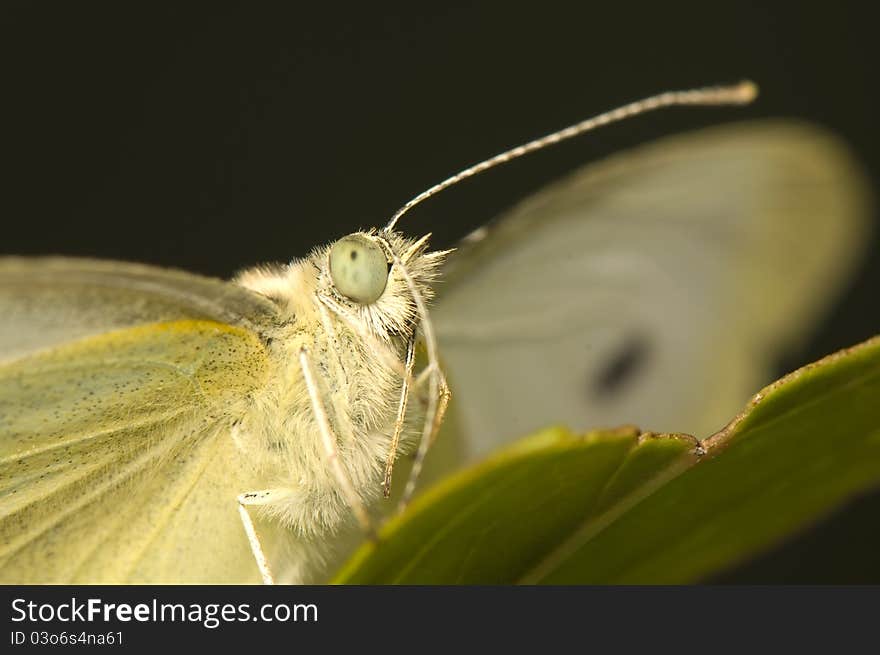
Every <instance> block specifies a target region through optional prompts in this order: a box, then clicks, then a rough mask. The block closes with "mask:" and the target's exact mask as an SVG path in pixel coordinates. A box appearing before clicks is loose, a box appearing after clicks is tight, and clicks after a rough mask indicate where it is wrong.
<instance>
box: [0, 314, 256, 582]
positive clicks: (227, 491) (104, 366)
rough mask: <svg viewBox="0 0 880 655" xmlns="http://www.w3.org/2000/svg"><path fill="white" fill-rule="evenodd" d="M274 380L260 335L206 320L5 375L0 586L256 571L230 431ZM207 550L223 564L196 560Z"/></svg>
mask: <svg viewBox="0 0 880 655" xmlns="http://www.w3.org/2000/svg"><path fill="white" fill-rule="evenodd" d="M266 376H267V358H266V352H265V349H264V346H263V343H262V342H261V341H260V339H259V338H258V337H257V336H256V335H255V334H254V333H253V332H251V331H249V330H246V329H243V328H238V327H234V326H230V325H227V324H223V323H219V322H214V321H203V320H180V321H169V322H160V323H153V324H147V325H142V326H137V327H132V328H127V329H123V330H117V331H113V332H108V333H105V334H100V335H96V336H92V337H87V338H85V339H81V340H79V341H75V342H72V343H69V344H65V345H62V346H58V347H55V348H50V349H48V350H43V351H40V352H37V353H34V354H32V355H28V356H25V357H22V358H19V359H16V360H13V361H10V362H6V363H4V364H2V365H0V582H2V583H5V584H16V583H77V582H80V583H104V582H110V583H115V582H126V581H139V582H185V581H193V582H195V581H212V580H211V578H212V576H214V575H218V571H219V572H222V571H223V567H224V565H225V566H227V567H229V566H234V567H237V568H233V569H229V568H227V569H226V575H227V576H228V575H229V574H232V576H233V577H234V576H235V573H236V571H239V570H240V571H241V575H242V577H244V578H248V577H249V576H251V575H252V574H255V572H256V570H255V567H254V565H253V562H251V561H249V560H250V559H252V558H251V556H250V553H249V550H248V547H247V543H246V540H245V538H244V535H243V533H242V530H241V526H240V524H239V522H238V516H237V513H236V512H237V510H236V505H235V497H236V495H237V493H240V492H241V491H243V490H245V489H244V487H241V486H239V485H241V484H246V482H247V481H246V480H245V479H243V478H245V477H246V472H244V470H243V465H242V464H241V463H240V460H239V457H238V456H237V455H238V453H236V451H235V446H234V443H233V440H232V438H231V434H230V432H231V429H232V426H233V425H234V423H235V422H236V421H237V420H238V419H239V418H240V417H241V416H243V415H244V414H245V413H246V412H247V409H248V405H249V400H250V398H251V396H252V394H253V393H254V392H255V391H256V390H258V389H259V388H261V386H262V385H263V384H264V382H265V379H266ZM206 548H208V549H214V550H216V551H218V552H221V553H222V554H223V556H222V557H218V556H214V557H209V556H205V557H201V558H200V557H196V556H194V555H196V554H197V553H198V551H199V549H206ZM243 567H244V568H243ZM251 568H253V569H254V571H251V570H250V569H251ZM227 579H228V578H227Z"/></svg>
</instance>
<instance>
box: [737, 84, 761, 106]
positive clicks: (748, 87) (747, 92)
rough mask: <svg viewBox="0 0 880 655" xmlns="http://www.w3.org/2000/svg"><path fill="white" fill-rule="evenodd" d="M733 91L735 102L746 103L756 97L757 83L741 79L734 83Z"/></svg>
mask: <svg viewBox="0 0 880 655" xmlns="http://www.w3.org/2000/svg"><path fill="white" fill-rule="evenodd" d="M734 92H735V93H736V99H737V102H739V103H740V104H743V105H747V104H749V103H750V102H753V101H754V100H755V98H757V97H758V85H757V84H755V83H754V82H752V81H751V80H743V81H742V82H740V83H739V84H737V85H736V87H735V89H734Z"/></svg>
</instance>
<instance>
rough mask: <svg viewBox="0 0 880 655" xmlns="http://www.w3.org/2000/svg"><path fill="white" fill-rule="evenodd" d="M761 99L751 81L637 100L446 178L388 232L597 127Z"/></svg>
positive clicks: (412, 204)
mask: <svg viewBox="0 0 880 655" xmlns="http://www.w3.org/2000/svg"><path fill="white" fill-rule="evenodd" d="M757 96H758V87H757V85H755V83H754V82H751V81H749V80H744V81H742V82H740V83H739V84H734V85H729V86H707V87H703V88H699V89H689V90H686V91H666V92H665V93H659V94H657V95H654V96H650V97H648V98H644V99H642V100H636V101H635V102H631V103H629V104H626V105H623V106H622V107H618V108H617V109H612V110H611V111H607V112H605V113H603V114H599V115H598V116H594V117H593V118H588V119H587V120H585V121H581V122H580V123H575V124H574V125H571V126H569V127H566V128H563V129H561V130H559V131H558V132H553V133H552V134H548V135H546V136H542V137H540V138H537V139H534V140H533V141H529V142H528V143H525V144H523V145H521V146H517V147H516V148H511V149H510V150H507V151H505V152H502V153H500V154H498V155H495V156H494V157H490V158H489V159H486V160H484V161H481V162H480V163H478V164H474V165H473V166H470V167H468V168H466V169H464V170H463V171H461V172H460V173H456V174H455V175H453V176H452V177H449V178H446V179H445V180H443V181H442V182H440V183H439V184H435V185H434V186H432V187H431V188H430V189H427V190H425V191H422V192H421V193H420V194H419V195H417V196H416V197H415V198H413V199H412V200H410V201H409V202H408V203H406V204H405V205H404V206H403V207H401V208H400V209H398V210H397V211H396V212H395V214H394V216H392V217H391V220H390V221H388V225H386V226H385V230H386V231H389V232H390V231H391V230H393V229H394V227H395V225H397V221H398V220H399V219H400V217H401V216H403V215H404V214H405V213H406V212H408V211H409V210H410V209H412V208H413V207H415V206H416V205H418V204H419V203H421V202H422V201H424V200H427V199H428V198H430V197H431V196H433V195H436V194H438V193H440V192H441V191H443V189H446V188H448V187H451V186H452V185H453V184H457V183H458V182H461V181H462V180H466V179H467V178H469V177H472V176H474V175H476V174H477V173H482V172H483V171H485V170H488V169H490V168H494V167H495V166H498V165H500V164H506V163H507V162H509V161H511V160H513V159H516V158H518V157H522V156H523V155H527V154H529V153H530V152H534V151H535V150H540V149H541V148H545V147H547V146H550V145H553V144H555V143H559V142H560V141H565V140H566V139H570V138H572V137H575V136H578V135H579V134H583V133H584V132H589V131H590V130H592V129H595V128H597V127H601V126H603V125H608V124H609V123H616V122H617V121H621V120H624V119H625V118H631V117H632V116H638V115H639V114H644V113H646V112H649V111H653V110H655V109H660V108H662V107H676V106H685V105H703V106H723V105H747V104H749V103H750V102H752V101H753V100H754V99H755V98H756V97H757Z"/></svg>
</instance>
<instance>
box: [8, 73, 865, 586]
mask: <svg viewBox="0 0 880 655" xmlns="http://www.w3.org/2000/svg"><path fill="white" fill-rule="evenodd" d="M753 96H754V88H753V87H752V86H750V85H748V84H743V85H739V86H735V87H719V88H708V89H700V90H696V91H686V92H674V93H667V94H661V95H659V96H654V97H652V98H649V99H647V100H643V101H639V102H636V103H632V104H631V105H627V106H625V107H623V108H621V109H618V110H614V111H612V112H609V113H607V114H603V115H601V116H599V117H598V118H595V119H591V120H589V121H584V122H583V123H580V124H578V125H576V126H573V127H572V128H568V129H566V130H562V131H560V132H557V133H554V134H552V135H550V136H548V137H545V138H543V139H537V140H535V141H533V142H530V143H529V144H526V145H524V146H520V147H519V148H515V149H513V150H511V151H508V152H506V153H503V154H502V155H499V156H497V157H494V158H492V159H489V160H487V161H486V162H483V163H481V164H477V165H476V166H473V167H471V168H468V169H466V170H465V171H463V172H462V173H459V174H458V175H455V176H453V177H452V178H449V179H448V180H446V181H444V182H442V183H441V184H438V185H436V186H435V187H432V188H431V189H429V190H427V191H426V192H424V193H423V194H420V195H419V196H417V197H416V198H414V199H413V200H412V201H410V202H409V203H407V204H406V205H405V206H404V207H403V208H401V210H400V211H399V212H398V213H397V214H395V216H394V217H392V219H391V221H390V222H389V223H388V225H387V226H386V227H385V228H383V229H381V230H377V229H374V230H369V231H363V232H356V233H353V234H350V235H348V236H346V237H343V238H342V239H340V240H338V241H336V242H335V243H333V244H331V245H330V246H327V247H320V248H317V249H316V250H314V251H313V252H312V253H311V254H310V255H308V256H307V257H305V258H303V259H300V260H296V261H294V262H293V263H291V264H290V265H287V266H261V267H256V268H253V269H250V270H247V271H244V272H242V273H241V274H239V275H238V276H237V277H236V278H235V279H234V280H233V281H232V282H222V281H219V280H214V279H210V278H205V277H201V276H198V275H192V274H189V273H184V272H181V271H173V270H165V269H159V268H154V267H150V266H142V265H135V264H125V263H120V262H102V261H94V260H80V259H68V258H52V257H50V258H33V259H25V258H16V257H8V258H3V259H0V308H2V314H3V317H2V322H0V581H2V582H4V583H18V582H32V583H33V582H39V583H44V582H86V583H100V582H126V581H131V582H165V583H181V582H248V581H257V580H259V579H260V577H262V579H263V580H264V581H265V582H272V581H284V582H302V581H311V580H314V579H315V575H316V572H317V571H319V570H320V566H321V563H322V561H323V559H325V558H326V556H327V552H328V550H329V548H330V544H331V542H332V541H333V540H334V538H335V535H336V534H337V533H338V531H339V530H340V529H341V528H342V526H344V525H345V524H346V523H348V522H350V520H351V519H350V517H351V515H352V513H354V515H355V516H356V517H357V518H358V519H359V521H360V522H361V523H362V525H364V527H365V528H366V529H367V530H369V529H370V519H369V516H368V512H367V509H366V508H367V507H368V506H369V505H370V504H371V503H372V501H373V500H374V499H375V498H376V497H378V496H379V494H380V493H381V490H382V482H383V479H384V481H385V487H386V490H387V484H388V481H389V477H388V476H389V474H390V468H391V465H392V464H393V462H394V459H395V457H396V455H397V451H398V444H399V443H400V444H402V446H401V447H402V448H407V447H411V446H412V444H413V442H415V441H416V440H417V439H421V441H420V446H419V451H418V454H417V456H416V461H415V465H414V471H416V474H417V471H418V469H419V467H420V465H421V461H422V458H423V457H424V453H425V452H426V450H427V447H428V445H429V444H430V442H431V440H432V439H433V436H434V433H435V432H436V430H437V428H438V426H439V424H440V421H441V420H442V417H443V414H444V411H445V408H446V403H447V401H448V399H449V393H448V387H447V382H446V378H445V375H444V373H443V371H444V368H445V366H448V367H449V372H450V380H451V386H452V388H453V390H454V391H455V393H456V403H455V408H456V409H455V411H456V415H457V416H458V418H459V420H460V422H461V424H462V428H463V430H464V433H465V435H466V436H467V443H468V447H469V449H470V453H471V455H472V456H476V455H479V454H481V453H483V452H485V451H486V450H487V449H489V448H490V447H492V446H493V445H495V444H497V443H500V442H501V441H503V440H504V439H507V438H510V437H513V436H516V435H518V434H521V433H523V432H526V431H528V430H530V429H532V428H535V427H539V426H541V425H543V424H546V423H547V422H558V421H569V422H571V423H572V424H574V425H576V426H580V427H586V426H588V425H598V424H603V423H616V422H621V421H633V420H639V421H644V422H645V423H646V424H649V425H650V426H651V427H652V428H655V429H664V428H672V429H682V428H683V427H684V428H688V429H692V430H694V431H696V432H700V431H701V430H703V429H704V428H705V427H706V426H709V427H714V426H715V423H713V422H717V421H719V420H721V419H722V418H726V417H727V415H728V414H729V410H730V409H731V408H735V407H737V406H738V405H739V403H740V400H741V399H742V398H744V397H745V396H747V395H748V393H749V392H751V391H752V390H753V388H754V386H755V381H756V377H757V376H760V375H761V371H760V370H758V371H756V370H755V367H754V361H755V360H756V359H757V360H758V361H759V363H763V362H764V361H765V359H764V358H763V357H762V353H763V352H764V351H765V350H766V349H768V348H770V347H771V346H773V345H774V344H775V343H776V342H777V341H779V340H781V339H784V338H791V337H793V336H795V334H796V332H797V328H798V326H799V325H800V324H801V323H803V322H804V321H806V320H807V318H808V317H809V316H810V315H811V314H814V313H815V312H816V311H818V309H819V308H820V306H821V304H820V302H819V300H818V298H819V296H820V295H821V292H822V291H825V290H828V289H831V288H833V287H834V286H835V285H836V284H837V282H838V281H839V279H840V278H841V277H842V276H843V274H844V273H845V269H846V266H845V261H844V260H845V255H846V253H848V252H850V251H851V250H852V248H853V247H854V244H856V243H857V241H858V239H859V235H860V223H859V219H860V216H861V213H860V207H859V202H860V200H859V199H860V197H861V196H860V190H859V187H858V178H857V175H855V174H854V172H853V168H852V166H851V164H850V162H849V159H848V158H847V155H846V154H845V152H844V151H843V150H842V149H841V147H840V146H839V144H837V143H836V142H835V141H834V140H833V139H831V138H830V137H828V136H827V135H825V134H823V133H821V132H820V131H817V130H815V129H814V128H809V127H805V126H797V125H791V124H772V123H771V124H763V125H755V126H749V125H744V126H737V127H733V128H720V129H718V130H716V131H707V132H704V133H702V134H697V135H693V136H687V137H683V138H675V139H672V140H669V141H666V142H664V143H660V144H657V145H652V146H647V147H646V148H645V149H643V150H642V151H640V152H636V153H634V154H632V155H623V156H621V157H619V158H614V159H612V160H611V161H609V162H606V163H602V164H601V165H599V166H596V167H588V168H587V169H585V170H584V171H582V172H578V173H576V174H575V175H573V176H572V177H571V178H570V179H569V180H567V181H563V182H561V183H560V185H559V186H556V187H554V188H551V189H549V190H547V191H545V192H543V193H541V194H538V196H536V197H535V198H534V199H532V200H529V201H527V202H526V203H525V204H523V205H522V206H520V207H519V208H517V209H516V210H514V211H513V212H512V213H511V215H509V216H508V217H506V218H505V219H504V220H502V221H499V222H498V223H497V224H496V225H494V226H491V227H488V228H484V229H481V230H479V231H478V232H477V233H475V234H474V235H472V236H471V237H470V238H469V239H466V241H465V243H464V244H463V245H462V247H461V248H460V249H459V251H458V252H457V253H454V254H450V253H448V252H444V251H433V252H432V251H429V250H428V237H427V236H424V237H422V238H419V239H413V238H409V237H407V236H404V235H403V234H402V233H400V232H399V231H397V229H396V225H397V221H398V219H399V218H400V217H401V216H402V215H403V214H404V213H405V212H406V211H408V210H409V209H410V208H411V207H412V206H414V205H415V204H417V203H419V202H421V201H422V200H424V199H425V198H428V197H430V196H432V195H434V194H435V193H437V192H439V191H441V190H442V189H444V188H446V187H447V186H449V185H451V184H454V183H456V182H458V181H460V180H462V179H465V178H467V177H470V176H471V175H474V174H476V173H478V172H480V171H482V170H485V169H487V168H489V167H491V166H494V165H497V164H500V163H504V162H505V161H508V160H510V159H512V158H514V157H518V156H521V155H523V154H526V153H527V152H530V151H532V150H535V149H538V148H541V147H544V146H546V145H549V144H552V143H555V142H557V141H560V140H562V139H564V138H568V137H571V136H574V135H576V134H579V133H581V132H584V131H586V130H588V129H591V128H593V127H595V126H598V125H602V124H605V123H608V122H611V121H613V120H619V119H622V118H625V117H627V116H630V115H633V114H636V113H641V112H644V111H647V110H651V109H654V108H657V107H662V106H669V105H676V104H741V103H744V102H749V101H750V100H751V99H752V97H753ZM832 217H833V218H832ZM756 226H760V228H761V229H760V230H757V229H755V228H756ZM712 231H716V232H722V233H723V234H724V236H725V238H726V242H727V243H728V250H725V251H719V250H715V249H714V248H717V242H713V241H712V240H711V239H709V238H707V235H711V232H712ZM695 243H697V244H700V245H701V246H702V247H703V248H704V249H701V248H699V247H698V248H694V244H695ZM713 244H714V245H713ZM447 259H448V262H446V260H447ZM743 262H745V263H743ZM734 263H739V266H738V267H737V268H736V269H734V267H733V264H734ZM695 271H699V274H700V276H701V278H700V280H699V281H698V283H695V282H694V280H693V276H694V273H695ZM793 272H794V273H796V275H793ZM441 275H443V276H444V279H445V280H447V282H446V284H445V285H444V287H443V288H442V292H441V294H440V297H439V299H438V302H437V303H436V306H435V307H434V308H433V309H432V310H431V313H430V314H429V313H428V309H427V307H428V304H429V302H430V301H431V298H432V296H433V293H434V286H435V282H437V280H438V278H440V277H441ZM639 281H642V282H643V284H641V285H640V284H639ZM695 284H696V285H697V286H703V287H704V288H703V289H701V290H700V293H699V297H698V298H693V297H691V296H690V294H691V293H692V289H693V288H694V286H695ZM730 305H734V306H735V307H736V311H732V310H727V311H724V310H725V308H726V307H727V306H730ZM691 323H692V324H699V325H700V328H699V329H690V328H689V329H684V328H683V327H682V325H683V324H691ZM718 335H722V338H724V337H725V336H727V337H729V341H730V343H729V344H728V345H729V348H728V349H727V350H726V354H725V357H726V360H727V361H724V362H721V361H717V360H718V353H717V351H716V350H715V349H714V348H713V341H712V340H713V339H714V338H718ZM418 339H422V340H423V341H424V343H425V349H426V352H427V359H428V364H427V366H426V368H424V370H422V371H421V372H416V371H415V366H414V362H415V351H416V343H417V340H418ZM707 362H711V363H712V364H711V365H709V366H707ZM441 363H442V364H443V366H441ZM633 366H637V367H638V366H642V368H643V369H644V371H643V372H640V373H639V375H637V376H635V379H634V380H630V381H626V380H624V381H623V382H621V375H622V374H621V373H620V371H621V370H623V371H624V375H623V378H626V377H627V375H625V373H626V370H625V369H626V368H627V367H629V368H630V369H632V367H633ZM716 366H717V368H718V369H722V370H724V371H725V380H724V384H723V385H721V384H716V383H717V382H718V381H717V380H712V377H713V371H714V370H716ZM758 368H760V366H759V367H758ZM630 377H632V376H630ZM710 380H711V381H712V382H713V384H712V385H709V384H708V382H709V381H710ZM621 385H623V387H621ZM621 389H622V390H621ZM710 390H711V393H710ZM413 399H415V400H413ZM420 403H423V404H424V405H425V408H424V410H423V414H424V417H423V418H421V419H420V420H419V421H418V422H414V420H413V417H412V415H413V414H414V413H418V405H419V404H420ZM414 410H415V412H414ZM701 412H702V414H701ZM685 416H687V417H694V418H693V419H692V421H693V422H692V423H691V424H690V425H681V424H674V423H673V421H675V420H679V419H681V418H682V417H685ZM410 487H411V485H410ZM409 490H410V489H408V491H409Z"/></svg>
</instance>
